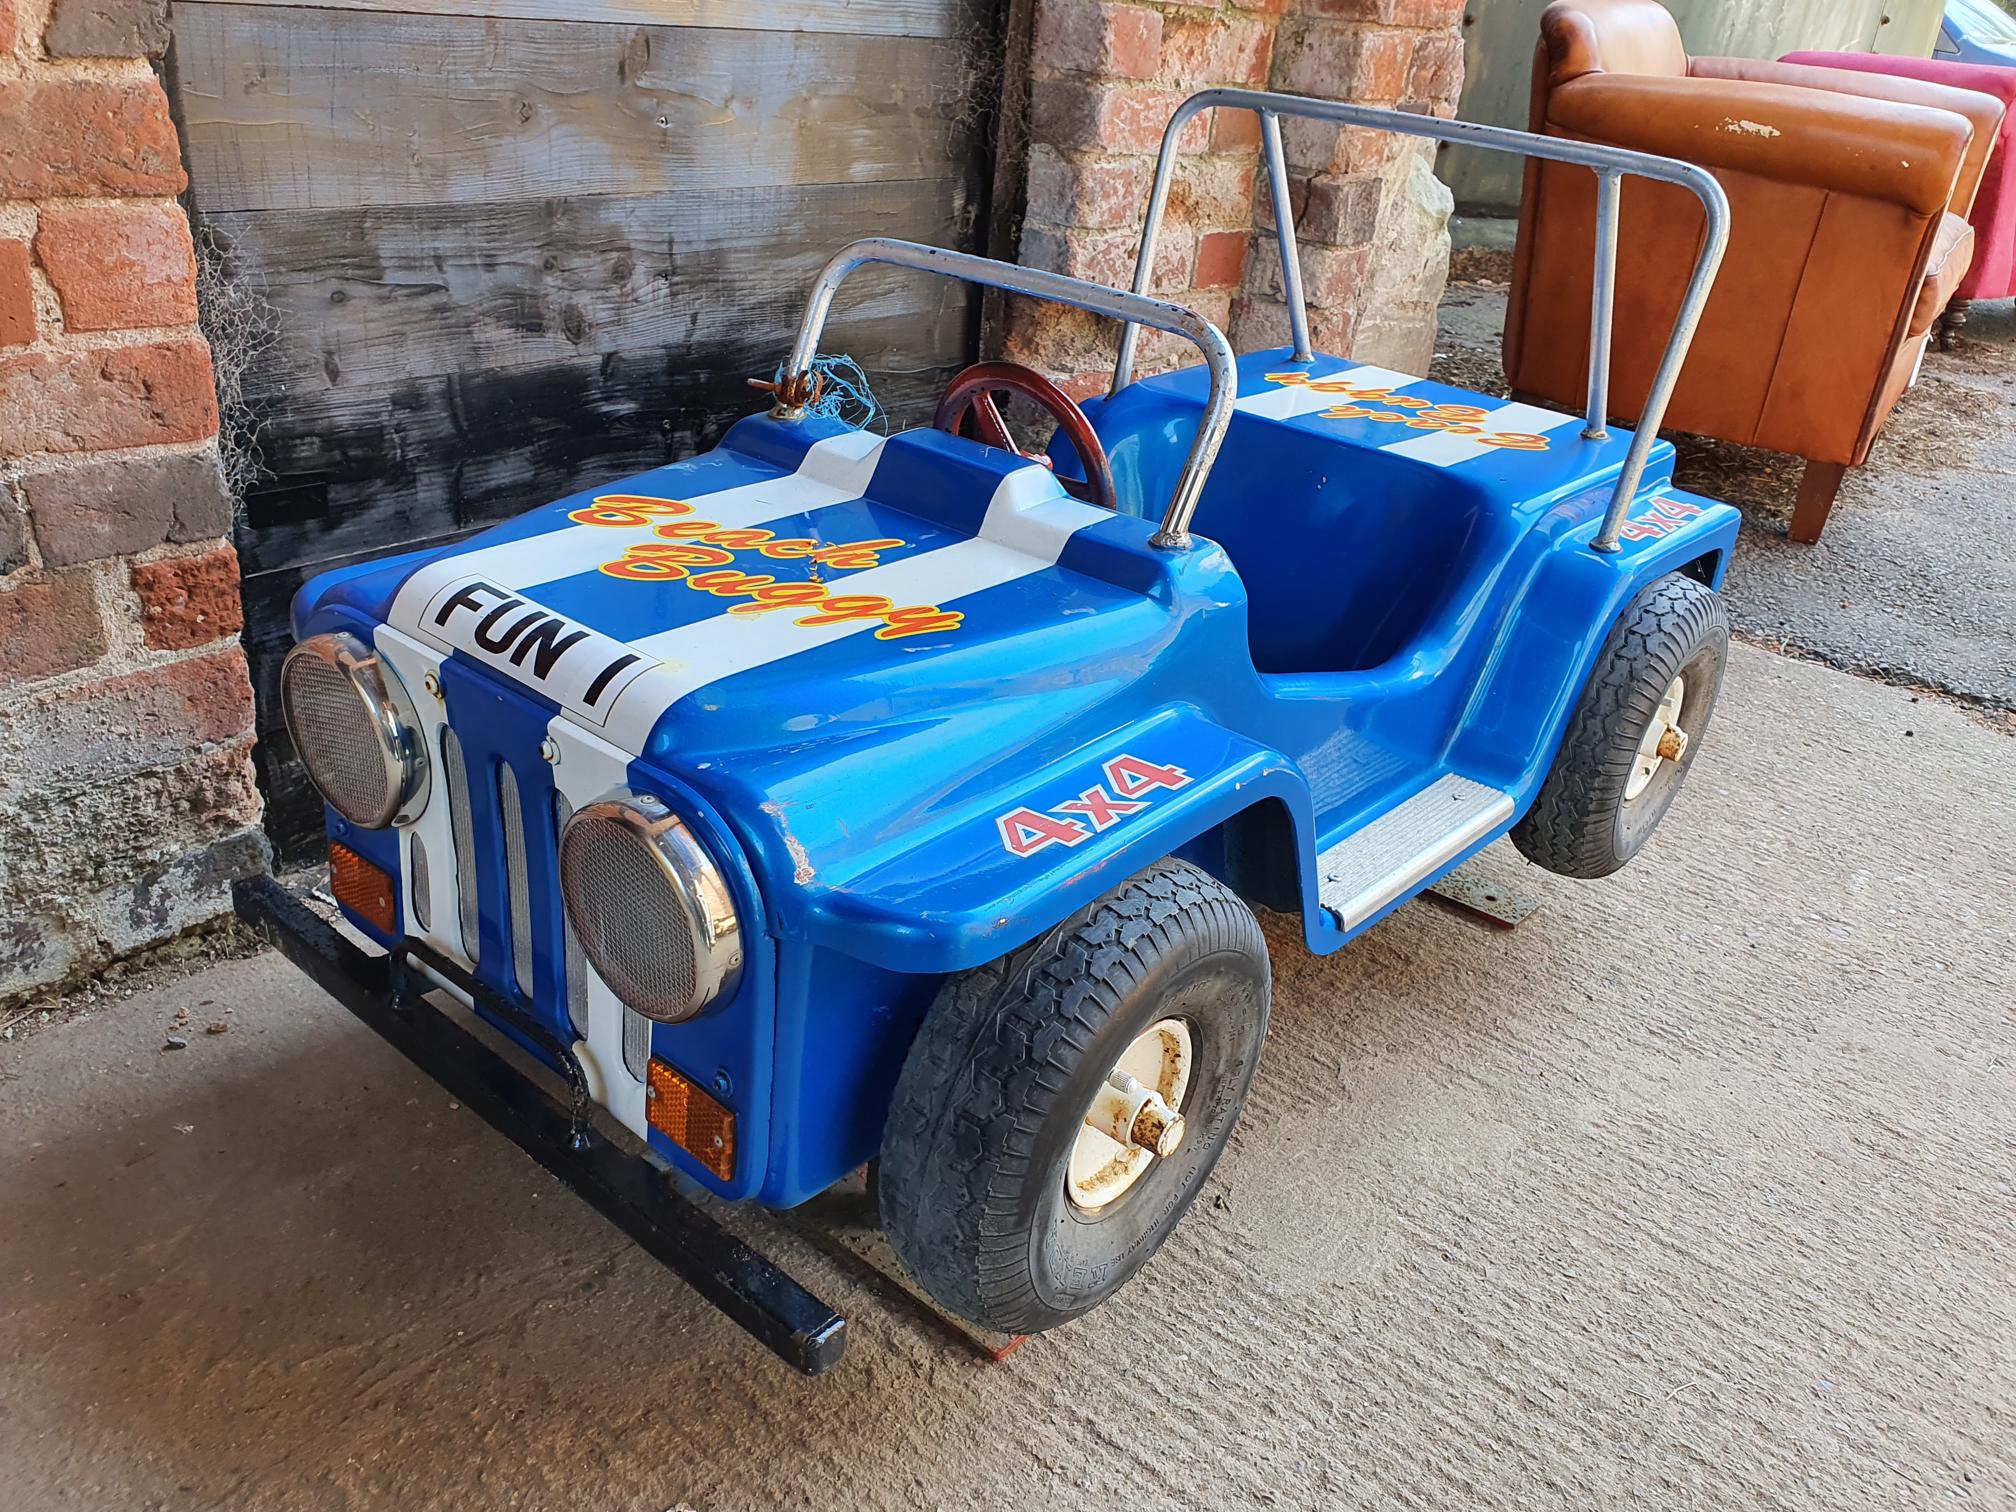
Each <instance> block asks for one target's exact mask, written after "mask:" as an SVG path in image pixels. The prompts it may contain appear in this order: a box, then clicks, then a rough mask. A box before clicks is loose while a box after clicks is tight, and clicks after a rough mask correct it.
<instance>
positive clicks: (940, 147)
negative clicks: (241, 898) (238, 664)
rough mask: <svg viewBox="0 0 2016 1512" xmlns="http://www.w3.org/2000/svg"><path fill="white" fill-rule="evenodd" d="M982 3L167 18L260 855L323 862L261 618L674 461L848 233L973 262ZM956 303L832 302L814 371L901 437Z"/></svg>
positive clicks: (816, 2)
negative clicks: (836, 365)
mask: <svg viewBox="0 0 2016 1512" xmlns="http://www.w3.org/2000/svg"><path fill="white" fill-rule="evenodd" d="M998 8H999V7H998V6H997V5H996V4H994V3H993V0H803V3H800V4H797V5H795V6H790V7H786V6H782V5H775V4H770V3H767V0H327V3H322V4H317V5H313V6H309V5H303V4H300V3H296V0H281V3H270V0H269V3H264V4H252V3H245V0H190V3H184V4H178V5H177V6H176V7H175V9H174V11H173V23H174V47H173V51H172V53H171V57H170V60H169V68H168V82H169V87H170V91H171V94H172V95H173V97H174V105H175V110H176V113H177V116H178V118H179V119H180V120H181V122H182V123H183V125H184V128H185V142H186V151H187V158H188V164H189V173H190V198H191V201H192V203H193V206H194V212H195V217H196V222H197V228H198V234H199V238H200V240H201V241H202V243H203V244H204V246H205V248H206V259H207V261H208V262H209V263H210V265H211V267H212V269H213V270H214V273H215V284H214V286H218V287H222V288H225V289H227V290H228V291H229V292H230V295H231V299H232V302H233V303H234V304H236V305H237V306H238V307H239V309H240V311H241V314H243V313H249V314H250V315H251V316H252V317H254V318H253V319H252V322H251V323H252V324H253V325H255V326H262V327H264V328H266V329H268V330H269V331H270V332H271V340H270V341H269V342H267V343H265V344H263V345H257V346H247V347H244V348H240V347H239V346H238V345H237V344H236V343H235V341H234V337H233V323H232V322H230V321H228V320H218V321H213V323H212V326H213V330H212V334H213V342H214V343H215V344H216V346H217V351H218V358H219V362H220V365H222V366H224V367H225V368H227V369H229V370H230V371H231V372H232V373H233V374H234V375H235V376H236V378H237V381H238V388H239V393H240V396H241V403H240V404H239V406H237V407H236V409H235V410H234V411H233V413H231V414H230V415H227V444H228V445H232V446H234V447H237V448H239V449H240V450H241V453H242V455H244V456H246V457H247V458H249V459H250V460H251V461H252V462H253V463H254V464H256V470H255V473H254V476H253V479H252V481H251V482H250V483H249V485H248V486H246V487H245V488H244V490H243V498H242V505H243V511H242V517H241V521H240V525H239V529H238V532H237V544H238V550H239V556H240V559H241V562H242V563H243V565H244V569H245V573H246V578H245V600H246V613H247V619H246V632H245V643H246V649H247V653H248V656H249V658H250V661H251V664H252V671H253V682H254V688H255V691H256V693H257V696H258V706H259V724H260V729H261V734H262V745H261V757H260V759H261V768H262V772H263V774H264V777H265V779H266V785H267V797H268V805H269V827H270V828H271V830H272V832H273V836H274V839H275V841H276V843H277V844H278V846H279V848H280V850H281V853H282V854H283V855H285V856H290V857H291V856H296V855H301V854H306V853H308V852H311V851H312V850H313V849H315V848H316V847H318V846H319V844H320V825H321V819H320V807H319V803H318V802H317V801H316V799H315V798H314V794H313V791H312V789H311V788H309V787H308V786H307V785H306V783H305V781H304V780H303V775H302V773H301V771H300V767H299V763H298V761H297V760H296V759H295V757H294V755H293V753H292V751H291V749H290V748H289V747H288V745H287V741H286V736H285V731H284V728H282V725H281V720H280V714H279V701H278V698H277V687H276V682H277V677H278V672H279V664H280V659H281V657H282V656H283V655H284V654H285V651H286V648H287V646H288V644H290V641H291V636H290V632H289V629H288V625H287V605H288V601H289V600H290V599H291V597H292V596H293V593H294V591H295V590H296V588H298V587H299V585H300V584H301V583H302V582H303V581H305V580H306V579H307V578H308V577H310V576H312V575H313V574H315V573H317V572H320V571H323V570H326V569H328V568H331V567H335V566H341V565H346V564H349V563H352V562H358V561H366V560H370V559H371V558H373V557H374V556H379V555H384V554H387V553H389V552H392V551H395V550H413V549H420V548H424V547H427V546H432V545H438V544H445V543H446V542H449V541H452V540H454V539H456V538H457V537H458V536H461V535H464V534H467V533H469V532H470V531H473V530H476V529H480V528H481V527H482V526H484V525H486V524H489V523H492V522H494V521H496V520H499V519H504V518H508V517H509V516H511V515H513V514H517V513H519V512H521V511H523V510H525V509H528V508H532V507H534V506H536V505H539V504H542V503H545V502H547V501H548V500H551V499H554V498H558V497H562V496H564V495H566V494H568V493H571V492H574V491H576V490H578V489H581V488H585V487H590V486H593V485H595V484H597V483H600V482H604V481H611V480H614V479H616V478H620V477H622V476H625V475H626V474H629V473H634V472H639V471H643V470H645V469H648V468H651V467H654V466H657V465H659V464H661V463H663V462H665V461H668V460H672V459H675V458H678V457H683V456H690V455H692V454H693V453H694V452H696V451H698V450H701V449H703V448H705V447H707V446H710V445H712V444H714V442H715V441H716V440H718V439H719V436H720V434H721V432H722V431H723V430H724V429H725V428H726V427H727V426H728V425H729V424H730V423H731V422H732V421H733V420H734V419H735V417H737V416H738V415H742V414H746V413H749V412H750V411H751V410H753V409H755V408H757V407H758V406H759V403H760V400H759V398H758V396H755V395H753V394H752V393H751V392H750V391H749V389H748V388H747V385H746V380H747V379H748V378H749V377H752V376H759V375H760V376H767V375H769V374H770V373H771V372H772V371H773V370H774V368H775V366H776V364H777V363H778V361H779V360H780V359H781V358H782V356H783V355H784V352H785V350H786V348H787V347H788V345H789V341H790V335H791V331H792V328H793V326H794V325H795V323H796V320H797V317H798V314H799V312H800V311H801V309H802V308H803V301H804V297H805V292H806V289H807V287H808V285H809V284H810V282H811V279H812V276H813V274H814V272H815V271H816V270H817V268H818V267H819V265H820V264H821V263H822V262H823V261H824V260H825V259H826V258H827V257H828V256H829V255H830V254H831V253H832V252H833V251H834V250H835V249H836V248H837V247H839V246H840V245H842V244H843V243H845V242H847V241H850V240H852V239H854V238H856V237H860V236H869V235H889V236H903V237H909V238H911V239H914V240H919V241H926V242H932V243H936V244H938V245H942V246H954V247H965V248H969V249H970V248H975V247H976V245H977V243H978V242H979V240H980V237H981V232H980V229H979V227H980V225H981V220H982V216H983V213H984V211H985V193H984V187H983V186H984V185H985V184H986V183H987V181H988V178H989V174H990V163H989V160H988V150H987V145H986V143H987V141H988V128H989V125H990V120H989V112H988V108H987V101H988V97H989V92H990V89H991V85H990V84H989V83H988V81H987V78H986V74H987V68H988V65H989V63H990V62H998V48H999V39H998V37H997V36H995V35H993V34H992V32H991V30H990V28H992V27H994V26H995V25H996V24H997V22H996V21H995V20H994V17H995V14H996V12H997V11H998ZM976 316H977V300H976V299H975V297H974V296H973V295H972V294H971V293H970V292H969V291H967V290H965V289H963V288H962V287H961V286H958V285H954V284H951V283H948V282H944V281H940V280H931V279H927V278H923V277H920V276H918V275H914V274H907V273H900V272H895V271H893V270H882V271H870V272H864V273H863V274H862V275H861V276H860V277H858V278H857V279H855V280H851V281H850V282H849V284H848V288H847V291H846V293H845V294H844V295H843V300H842V304H841V306H840V307H839V308H838V309H837V310H836V312H835V317H834V320H833V322H832V324H831V326H830V327H829V330H828V335H827V339H826V345H827V348H828V349H829V350H835V351H846V352H849V353H851V354H852V355H854V356H855V357H857V358H858V359H860V360H861V361H862V363H863V364H864V366H866V367H867V368H868V370H869V372H870V374H871V377H872V378H873V380H874V383H875V390H876V394H877V397H878V398H880V399H882V400H883V401H884V402H885V403H886V404H888V405H889V407H890V408H891V409H892V410H893V411H894V412H895V413H896V414H897V415H898V416H899V417H900V418H902V419H915V418H917V417H918V416H919V415H920V413H923V414H926V415H928V407H929V405H930V402H931V400H932V398H933V397H934V396H935V394H936V393H937V391H938V389H939V388H940V387H941V386H942V385H943V383H944V381H945V379H946V378H947V377H948V376H949V375H950V374H951V373H952V372H954V371H956V370H957V369H958V368H959V367H960V366H961V365H963V364H964V363H965V362H967V361H968V360H970V358H971V356H972V353H973V344H974V331H975V324H976Z"/></svg>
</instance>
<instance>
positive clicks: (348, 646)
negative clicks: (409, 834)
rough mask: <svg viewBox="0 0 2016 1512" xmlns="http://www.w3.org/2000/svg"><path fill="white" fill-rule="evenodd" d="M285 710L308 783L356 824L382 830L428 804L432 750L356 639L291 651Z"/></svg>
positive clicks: (318, 640)
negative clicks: (426, 744) (430, 754)
mask: <svg viewBox="0 0 2016 1512" xmlns="http://www.w3.org/2000/svg"><path fill="white" fill-rule="evenodd" d="M280 706H281V709H282V711H283V712H284V713H285V715H286V717H287V733H288V734H289V735H291V736H293V738H294V749H295V751H296V752H298V753H299V755H300V757H301V761H302V764H303V765H304V766H306V767H307V768H308V775H309V777H310V778H312V779H313V780H314V783H315V786H316V787H317V788H319V789H320V790H321V793H322V796H323V797H324V798H326V799H328V800H329V806H330V807H331V808H333V809H335V810H336V812H337V813H339V814H341V815H342V816H343V817H344V818H345V819H348V820H349V821H350V822H351V823H352V824H361V825H362V826H364V828H366V829H383V828H384V827H385V826H386V825H388V824H393V823H404V822H405V821H407V820H409V819H411V818H413V817H414V816H415V815H417V814H418V813H419V812H420V810H421V808H422V807H424V806H425V798H426V788H427V753H426V748H425V747H424V746H423V745H422V743H421V741H420V737H419V735H418V734H417V733H416V732H415V730H414V729H413V726H412V724H411V723H410V722H409V721H408V720H407V718H406V716H405V715H404V714H402V713H401V712H400V709H399V705H398V704H397V703H396V702H394V700H393V698H392V694H391V690H390V688H389V687H388V686H387V679H386V674H385V669H384V667H383V665H382V664H381V663H380V662H379V660H378V654H377V653H376V652H375V651H373V650H372V649H371V648H370V647H369V646H367V645H365V644H364V643H363V642H362V641H360V640H359V639H357V637H356V636H354V635H348V634H343V633H340V632H339V633H337V634H334V635H313V636H310V637H309V638H308V639H307V640H305V641H303V642H301V644H300V645H298V646H296V647H295V648H294V649H293V650H292V651H289V652H288V653H287V660H286V662H285V663H284V664H282V666H281V669H280Z"/></svg>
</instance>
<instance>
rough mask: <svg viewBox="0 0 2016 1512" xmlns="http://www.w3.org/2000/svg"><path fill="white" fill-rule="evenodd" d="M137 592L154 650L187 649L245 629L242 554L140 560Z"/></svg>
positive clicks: (225, 548) (136, 569)
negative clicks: (240, 581) (240, 578)
mask: <svg viewBox="0 0 2016 1512" xmlns="http://www.w3.org/2000/svg"><path fill="white" fill-rule="evenodd" d="M133 591H134V592H135V593H137V594H139V595H140V624H141V628H142V629H143V630H144V631H145V632H146V636H147V644H148V645H149V646H151V647H152V648H153V649H154V650H156V651H187V650H188V649H189V648H190V647H192V646H204V645H208V644H209V643H210V642H211V641H214V640H222V639H223V638H224V637H225V636H227V635H236V634H237V633H238V632H239V631H240V630H242V629H244V628H245V608H244V602H243V600H242V599H241V598H240V596H239V591H238V553H237V552H235V551H233V550H232V549H231V548H230V547H229V546H223V547H219V548H218V549H217V550H216V551H207V552H205V553H204V554H203V555H202V556H193V557H170V558H169V559H168V560H166V561H162V562H138V563H135V564H134V567H133Z"/></svg>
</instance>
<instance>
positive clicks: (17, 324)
mask: <svg viewBox="0 0 2016 1512" xmlns="http://www.w3.org/2000/svg"><path fill="white" fill-rule="evenodd" d="M6 3H7V0H0V5H4V4H6ZM34 339H35V284H34V282H33V281H32V280H31V279H30V278H29V277H28V243H26V242H24V241H0V346H26V345H27V344H28V343H29V342H31V341H33V340H34Z"/></svg>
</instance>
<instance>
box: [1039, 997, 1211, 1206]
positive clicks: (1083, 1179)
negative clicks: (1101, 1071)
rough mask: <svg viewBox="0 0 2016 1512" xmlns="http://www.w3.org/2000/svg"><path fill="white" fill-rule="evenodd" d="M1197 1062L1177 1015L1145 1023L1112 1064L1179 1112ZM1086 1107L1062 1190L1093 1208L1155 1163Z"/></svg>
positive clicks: (1077, 1202) (1186, 1029)
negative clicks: (1101, 1125) (1093, 1119)
mask: <svg viewBox="0 0 2016 1512" xmlns="http://www.w3.org/2000/svg"><path fill="white" fill-rule="evenodd" d="M1195 1061H1196V1046H1195V1043H1194V1041H1193V1040H1192V1039H1191V1037H1190V1026H1189V1025H1188V1024H1186V1023H1184V1022H1183V1020H1181V1019H1174V1018H1166V1019H1162V1020H1160V1021H1158V1022H1156V1023H1154V1024H1151V1025H1149V1026H1148V1028H1147V1029H1146V1030H1145V1031H1143V1032H1142V1033H1141V1034H1140V1035H1139V1036H1137V1037H1136V1038H1135V1040H1134V1042H1133V1043H1132V1044H1131V1045H1129V1046H1128V1047H1127V1048H1126V1049H1125V1050H1124V1051H1122V1052H1121V1055H1120V1059H1119V1060H1118V1061H1116V1062H1114V1064H1113V1068H1112V1072H1109V1073H1108V1074H1109V1075H1111V1074H1113V1073H1115V1072H1117V1073H1124V1074H1126V1075H1128V1076H1131V1077H1133V1078H1134V1079H1135V1080H1136V1081H1138V1082H1139V1083H1140V1084H1141V1085H1142V1086H1144V1087H1147V1088H1150V1089H1151V1090H1153V1091H1155V1092H1157V1093H1159V1094H1160V1095H1161V1097H1162V1100H1163V1102H1165V1103H1167V1104H1168V1105H1169V1107H1171V1108H1173V1109H1175V1110H1176V1111H1178V1112H1181V1111H1182V1108H1183V1096H1184V1094H1185V1093H1186V1092H1188V1091H1189V1090H1190V1073H1191V1070H1192V1068H1193V1066H1194V1064H1195ZM1090 1116H1091V1109H1090V1107H1088V1108H1087V1110H1086V1113H1085V1114H1083V1115H1081V1116H1080V1119H1079V1123H1078V1137H1077V1139H1076V1141H1075V1142H1074V1143H1073V1144H1072V1146H1071V1164H1070V1167H1069V1169H1067V1170H1066V1172H1065V1173H1064V1187H1065V1191H1066V1192H1067V1193H1068V1194H1069V1196H1070V1198H1071V1203H1072V1205H1073V1206H1074V1207H1077V1208H1079V1209H1080V1210H1081V1211H1084V1212H1091V1213H1096V1212H1098V1211H1099V1210H1100V1209H1101V1208H1104V1207H1107V1206H1110V1205H1111V1204H1112V1203H1114V1202H1116V1201H1118V1200H1119V1199H1120V1198H1121V1197H1122V1196H1124V1195H1125V1194H1126V1193H1127V1192H1128V1191H1130V1190H1131V1189H1132V1188H1133V1186H1134V1183H1135V1182H1137V1181H1139V1180H1140V1179H1141V1178H1142V1177H1143V1176H1144V1175H1146V1174H1147V1172H1148V1167H1149V1166H1151V1165H1153V1164H1154V1163H1155V1159H1156V1157H1155V1155H1154V1153H1153V1152H1151V1151H1149V1150H1144V1149H1142V1148H1141V1147H1140V1146H1138V1145H1125V1144H1122V1143H1121V1142H1120V1141H1119V1140H1117V1139H1115V1138H1113V1137H1112V1136H1111V1135H1109V1134H1107V1133H1105V1132H1104V1131H1103V1130H1100V1129H1095V1128H1093V1127H1092V1126H1091V1124H1089V1123H1087V1122H1086V1121H1085V1119H1086V1118H1088V1117H1090Z"/></svg>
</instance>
